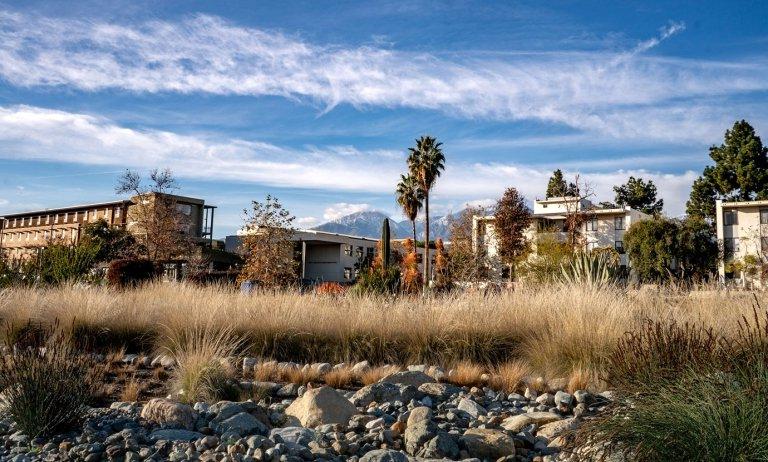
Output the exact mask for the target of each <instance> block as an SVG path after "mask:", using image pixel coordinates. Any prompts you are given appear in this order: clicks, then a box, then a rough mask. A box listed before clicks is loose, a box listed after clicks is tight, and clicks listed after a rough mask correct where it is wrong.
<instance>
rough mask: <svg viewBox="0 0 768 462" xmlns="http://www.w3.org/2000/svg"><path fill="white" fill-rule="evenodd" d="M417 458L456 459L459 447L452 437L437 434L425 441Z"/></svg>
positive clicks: (445, 434) (444, 433)
mask: <svg viewBox="0 0 768 462" xmlns="http://www.w3.org/2000/svg"><path fill="white" fill-rule="evenodd" d="M418 456H419V457H423V458H426V459H445V458H448V459H456V458H457V457H458V456H459V445H458V443H456V439H455V438H454V437H453V436H452V435H450V434H448V433H446V432H439V433H438V434H437V435H436V436H435V437H434V438H432V439H431V440H429V441H427V443H426V444H425V445H424V447H423V448H422V449H421V451H419V453H418Z"/></svg>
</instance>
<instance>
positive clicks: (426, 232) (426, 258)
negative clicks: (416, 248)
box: [424, 192, 429, 288]
mask: <svg viewBox="0 0 768 462" xmlns="http://www.w3.org/2000/svg"><path fill="white" fill-rule="evenodd" d="M424 287H425V288H427V287H429V192H425V193H424Z"/></svg>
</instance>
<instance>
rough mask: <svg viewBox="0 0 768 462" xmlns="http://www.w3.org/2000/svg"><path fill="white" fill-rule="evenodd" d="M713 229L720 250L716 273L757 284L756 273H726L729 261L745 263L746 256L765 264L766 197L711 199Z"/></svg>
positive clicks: (767, 233) (767, 243) (767, 259)
mask: <svg viewBox="0 0 768 462" xmlns="http://www.w3.org/2000/svg"><path fill="white" fill-rule="evenodd" d="M715 228H716V231H717V241H718V245H719V246H720V249H722V255H721V256H722V258H720V260H719V262H718V273H719V276H720V278H721V280H722V281H724V280H725V279H726V276H732V277H734V278H736V279H739V280H740V282H741V283H742V284H753V285H760V284H761V281H760V277H759V276H760V275H759V274H757V275H755V277H748V276H747V275H745V274H741V273H739V274H730V273H729V272H728V271H727V270H728V269H729V267H732V266H734V265H731V264H733V263H738V262H742V263H743V262H745V261H746V260H747V259H749V257H754V260H755V261H756V262H758V263H760V264H762V263H768V200H761V201H738V202H724V201H721V200H718V201H716V202H715Z"/></svg>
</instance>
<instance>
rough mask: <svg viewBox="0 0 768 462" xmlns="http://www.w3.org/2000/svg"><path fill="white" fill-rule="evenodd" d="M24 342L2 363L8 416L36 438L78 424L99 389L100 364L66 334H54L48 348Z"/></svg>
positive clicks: (0, 386) (0, 377)
mask: <svg viewBox="0 0 768 462" xmlns="http://www.w3.org/2000/svg"><path fill="white" fill-rule="evenodd" d="M24 343H25V342H20V343H19V344H18V345H16V346H15V348H14V350H15V351H14V352H13V353H12V354H9V355H6V356H4V357H3V358H2V360H0V390H2V394H3V401H4V403H3V406H2V407H3V412H4V413H6V414H7V415H8V416H10V417H11V419H12V420H13V421H14V422H15V423H16V425H17V426H18V427H19V429H20V430H21V431H22V432H23V433H24V434H25V435H27V436H29V437H30V438H35V437H38V436H50V435H52V434H55V433H57V432H59V431H63V430H66V429H68V428H71V427H72V426H74V425H76V424H78V423H79V422H80V421H81V420H82V418H83V417H84V416H85V413H86V411H87V405H88V403H89V402H90V401H91V399H92V398H93V396H94V393H95V392H96V391H97V388H98V385H99V379H100V376H99V374H98V372H97V371H96V369H95V368H94V364H93V363H92V362H91V361H90V360H89V359H88V358H87V357H85V356H83V355H79V354H76V353H75V352H74V351H73V350H72V348H71V347H70V346H69V344H68V343H67V342H66V340H65V339H64V337H63V336H62V335H61V334H50V331H49V336H48V339H47V340H46V341H45V343H44V344H43V347H42V348H41V347H40V345H37V346H24ZM32 343H36V342H32Z"/></svg>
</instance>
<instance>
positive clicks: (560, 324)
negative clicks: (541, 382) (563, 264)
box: [0, 283, 768, 388]
mask: <svg viewBox="0 0 768 462" xmlns="http://www.w3.org/2000/svg"><path fill="white" fill-rule="evenodd" d="M753 296H755V297H757V301H758V302H760V303H762V305H763V306H768V303H765V301H764V299H765V298H766V295H764V294H763V293H757V294H755V295H753V294H752V293H747V292H726V291H716V290H696V291H693V292H687V291H683V290H679V289H674V288H670V289H663V288H662V289H660V290H652V291H624V290H620V289H605V290H601V291H596V290H587V289H584V288H580V287H578V286H565V285H552V286H533V287H519V288H518V289H517V290H516V291H514V292H505V293H500V294H493V295H483V294H480V293H463V294H452V295H445V296H443V295H440V296H430V297H419V296H415V297H407V296H406V297H400V298H396V299H393V298H391V297H360V296H356V295H354V294H344V295H335V296H327V295H322V294H298V293H296V292H270V293H262V294H257V295H242V294H240V293H239V292H238V291H237V290H235V289H232V288H223V287H196V286H192V285H185V284H160V283H158V284H152V285H148V286H145V287H141V288H138V289H132V290H126V291H115V290H111V289H108V288H101V287H90V288H82V287H58V288H13V289H7V290H5V291H2V292H0V317H1V318H2V319H4V320H6V321H7V322H10V323H11V324H13V325H14V326H16V327H17V329H21V328H22V327H23V326H24V325H26V324H27V323H28V322H29V321H30V320H33V321H39V322H42V323H43V324H54V322H55V320H58V321H59V325H60V326H65V327H66V328H67V329H68V330H69V334H71V335H72V338H73V339H74V340H75V342H77V343H78V344H80V345H84V346H88V347H89V348H91V347H93V348H100V349H102V350H103V351H106V350H108V349H113V350H114V349H117V348H121V347H123V346H124V347H126V348H127V349H128V350H129V351H139V350H140V351H145V352H152V351H160V350H162V349H169V348H170V349H173V348H174V347H178V345H181V344H184V342H185V333H188V332H190V329H195V328H199V326H206V328H207V329H211V330H212V331H215V332H224V331H226V332H228V333H229V334H231V335H232V336H233V337H236V338H238V339H241V340H242V344H241V345H240V347H241V348H240V350H241V352H242V353H245V354H248V355H251V356H257V357H263V358H273V359H276V360H280V361H296V362H301V363H312V362H324V361H328V362H347V363H350V362H352V361H356V360H362V359H366V360H368V361H370V362H371V363H372V364H398V365H406V364H414V363H426V364H435V365H443V366H450V365H458V367H456V370H457V372H456V374H458V375H457V376H456V377H455V378H453V377H452V378H451V380H452V381H456V382H461V383H466V384H472V383H478V377H479V375H481V374H482V373H485V372H487V373H490V374H491V377H493V375H494V374H493V372H494V370H495V369H497V368H498V373H497V374H496V375H498V376H501V377H504V378H497V379H493V380H497V381H501V382H502V383H501V385H502V386H503V387H504V388H512V387H513V385H514V383H513V382H515V381H518V380H519V379H518V377H517V376H518V375H524V374H523V371H525V372H526V373H530V374H533V375H534V376H538V375H541V376H544V377H547V378H552V377H571V378H572V380H573V381H574V383H573V384H572V386H571V387H569V388H573V387H576V386H580V385H582V384H583V383H585V382H588V381H589V380H591V379H587V377H594V376H595V375H596V372H595V371H599V370H600V369H601V368H602V365H603V364H604V363H605V361H606V358H607V357H608V356H609V354H610V353H611V352H612V351H613V349H614V348H615V345H616V342H617V339H618V338H620V337H621V336H622V335H623V334H624V333H625V332H632V331H635V330H637V329H638V328H639V327H640V326H641V325H642V323H643V322H644V320H647V319H650V320H661V319H673V320H676V321H677V322H679V323H685V322H695V323H697V324H700V325H702V326H705V327H712V328H713V329H715V330H717V331H718V332H721V333H723V335H726V336H728V335H731V334H732V333H734V332H736V330H737V329H738V321H739V320H740V319H741V317H742V315H747V316H749V315H750V313H751V310H752V306H753V303H754V301H753V298H752V297H753ZM9 332H13V329H11V330H10V331H9ZM9 335H13V334H9ZM214 349H215V348H214ZM203 356H205V355H203ZM193 359H194V361H192V360H193ZM197 359H198V358H189V360H190V361H192V362H195V363H197V362H198V361H197ZM202 362H206V361H202ZM217 367H218V366H217ZM470 369H471V370H470ZM502 371H503V372H502ZM265 372H266V371H265ZM259 374H260V373H259V372H257V373H256V378H259ZM267 375H269V374H266V373H265V374H264V377H263V378H266V376H267ZM305 375H306V374H305V373H302V372H295V373H294V376H293V377H288V378H286V379H287V380H291V381H296V382H298V381H302V382H303V381H305V380H312V379H316V378H317V377H314V376H312V377H309V376H305ZM344 375H346V374H345V373H344V372H338V373H336V374H335V375H333V376H331V377H325V378H324V380H326V381H328V380H332V381H339V382H349V381H352V380H360V379H361V378H359V377H349V378H346V377H344ZM574 375H576V378H573V376H574ZM336 376H338V377H336ZM370 380H373V379H372V378H370V377H369V378H365V379H364V381H370Z"/></svg>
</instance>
